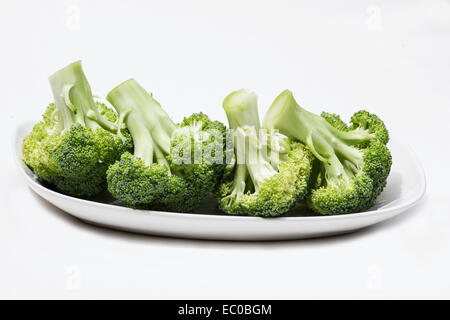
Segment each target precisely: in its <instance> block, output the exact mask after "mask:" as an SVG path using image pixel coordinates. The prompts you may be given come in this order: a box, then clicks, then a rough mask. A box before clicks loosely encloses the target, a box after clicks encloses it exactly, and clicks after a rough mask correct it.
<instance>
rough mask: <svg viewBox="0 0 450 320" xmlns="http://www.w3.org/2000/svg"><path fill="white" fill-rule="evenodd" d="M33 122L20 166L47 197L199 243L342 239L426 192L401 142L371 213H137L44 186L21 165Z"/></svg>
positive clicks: (26, 128)
mask: <svg viewBox="0 0 450 320" xmlns="http://www.w3.org/2000/svg"><path fill="white" fill-rule="evenodd" d="M32 125H33V124H32V123H25V124H23V125H21V126H20V127H19V128H18V129H17V132H16V137H15V141H14V147H15V152H16V159H17V163H18V165H19V167H20V171H21V172H22V173H23V175H24V177H25V179H26V181H27V183H28V185H29V186H30V188H31V189H33V190H34V191H35V192H36V193H37V194H39V195H40V196H41V197H43V198H44V199H46V200H47V201H49V202H50V203H52V204H53V205H55V206H56V207H58V208H60V209H62V210H64V211H65V212H67V213H68V214H70V215H72V216H75V217H77V218H80V219H82V220H84V221H86V222H89V223H94V224H97V225H101V226H106V227H110V228H114V229H120V230H126V231H132V232H139V233H147V234H153V235H163V236H172V237H183V238H196V239H216V240H286V239H303V238H313V237H322V236H329V235H336V234H341V233H347V232H351V231H355V230H358V229H361V228H364V227H367V226H370V225H373V224H375V223H378V222H381V221H383V220H386V219H389V218H392V217H394V216H396V215H398V214H400V213H402V212H404V211H405V210H407V209H408V208H410V207H412V206H414V205H415V204H416V203H417V202H418V201H419V200H420V199H421V198H422V196H423V195H424V193H425V175H424V172H423V170H422V168H421V166H420V164H419V162H418V161H417V159H416V157H415V155H414V153H413V152H412V151H411V149H410V148H409V147H407V146H406V145H405V144H403V143H401V142H400V141H398V140H397V139H395V138H394V139H391V141H390V143H389V147H390V150H391V152H392V157H393V166H392V171H391V174H390V176H389V178H388V183H387V186H386V188H385V190H384V191H383V193H382V194H381V195H380V197H379V199H378V203H377V204H376V205H375V207H373V208H371V209H370V210H368V211H366V212H361V213H354V214H346V215H339V216H317V215H316V216H314V215H312V214H311V213H310V212H305V211H304V210H301V209H299V208H294V209H292V210H291V211H290V212H289V213H288V214H287V215H286V216H283V217H278V218H259V217H240V216H229V215H223V214H221V213H220V212H219V211H218V210H217V208H216V206H215V203H214V201H213V200H209V201H206V203H205V204H204V206H202V208H200V209H199V210H197V211H196V213H189V214H186V213H173V212H162V211H150V210H137V209H130V208H126V207H121V206H119V205H116V204H112V202H113V201H112V200H111V199H109V198H108V197H107V196H106V197H99V198H98V199H96V200H95V201H87V200H82V199H78V198H74V197H70V196H66V195H63V194H60V193H58V192H55V191H53V190H51V189H49V188H47V187H45V186H44V185H42V184H41V182H40V181H39V180H37V179H36V176H35V175H34V173H33V172H32V171H31V170H30V169H29V168H28V167H27V166H26V165H24V164H23V162H22V161H21V155H22V151H21V143H22V139H23V138H24V137H25V136H26V135H27V134H28V133H29V132H30V130H31V127H32Z"/></svg>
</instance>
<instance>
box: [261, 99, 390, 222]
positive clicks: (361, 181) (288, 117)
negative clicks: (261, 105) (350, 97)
mask: <svg viewBox="0 0 450 320" xmlns="http://www.w3.org/2000/svg"><path fill="white" fill-rule="evenodd" d="M263 125H264V127H265V128H268V129H278V130H279V131H280V133H282V134H284V135H286V136H288V137H291V138H294V139H297V140H299V141H301V142H303V143H305V144H306V145H307V146H308V148H309V149H310V150H311V152H312V153H313V154H314V155H315V157H316V158H317V160H318V162H319V166H318V167H319V168H318V174H317V175H316V176H317V177H316V178H315V179H314V181H313V182H312V184H311V187H312V191H311V193H310V195H309V197H308V204H309V206H310V207H311V208H312V209H313V210H315V211H316V212H318V213H321V214H344V213H352V212H359V211H363V210H366V209H368V208H370V207H371V206H373V205H374V203H375V201H376V198H377V196H378V195H379V194H380V193H381V191H382V190H383V188H384V186H385V185H386V179H387V177H388V175H389V171H390V168H391V164H392V158H391V154H390V152H389V150H388V148H387V146H386V144H387V142H388V141H389V135H388V131H387V129H386V127H385V125H384V123H383V121H381V120H380V119H379V118H378V117H377V116H376V115H374V114H371V113H369V112H367V111H364V110H362V111H359V112H356V113H355V114H354V115H353V117H352V118H351V125H347V124H345V123H344V122H343V121H342V120H341V119H340V118H339V116H337V115H335V114H329V113H323V114H322V117H321V116H318V115H315V114H313V113H311V112H309V111H307V110H305V109H303V108H302V107H300V106H299V105H298V104H297V102H296V101H295V99H294V97H293V95H292V93H291V92H290V91H288V90H286V91H284V92H282V93H281V94H280V95H279V96H278V97H277V98H276V99H275V101H274V102H273V103H272V105H271V107H270V108H269V110H268V112H267V113H266V115H265V119H264V124H263Z"/></svg>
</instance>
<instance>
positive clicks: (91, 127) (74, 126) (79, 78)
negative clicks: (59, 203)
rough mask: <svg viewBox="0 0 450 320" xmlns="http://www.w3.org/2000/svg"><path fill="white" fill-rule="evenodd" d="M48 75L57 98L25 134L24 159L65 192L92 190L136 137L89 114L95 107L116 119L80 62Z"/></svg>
mask: <svg viewBox="0 0 450 320" xmlns="http://www.w3.org/2000/svg"><path fill="white" fill-rule="evenodd" d="M50 79H51V80H50V82H51V84H52V89H53V91H54V94H55V95H56V96H55V104H51V105H49V106H48V107H47V109H46V111H45V112H44V115H43V119H42V121H41V122H39V123H38V124H36V125H35V126H34V127H33V129H32V131H31V133H30V134H29V135H28V136H27V137H26V138H25V139H24V141H23V147H22V148H23V161H24V162H25V163H26V164H27V165H28V166H29V167H31V168H32V170H33V171H34V172H35V174H36V175H37V176H38V177H39V178H40V179H42V180H44V181H46V182H48V183H50V184H52V185H54V186H55V187H56V189H57V190H59V191H61V192H63V193H65V194H68V195H73V196H79V197H91V196H94V195H96V194H98V193H100V192H102V191H103V190H105V189H106V170H107V168H108V166H109V165H110V164H112V163H114V162H115V161H116V160H117V159H119V158H120V155H121V154H122V153H123V152H125V151H127V150H130V149H131V148H132V141H131V139H130V137H129V134H127V133H126V131H123V132H122V133H123V134H122V137H119V135H117V134H116V132H117V129H115V130H114V131H115V132H110V131H108V130H105V129H104V128H103V126H102V125H100V124H99V123H98V122H97V120H92V118H91V117H88V113H90V112H91V113H92V114H93V115H95V116H96V118H97V119H102V121H103V123H104V124H106V125H109V126H111V127H114V121H115V120H116V119H115V114H114V112H113V111H112V110H111V109H109V108H107V107H106V106H105V105H103V104H101V103H95V102H94V101H93V98H92V95H91V93H90V89H89V84H88V83H87V80H86V78H85V77H84V74H83V72H82V70H81V66H80V64H79V62H78V63H74V64H72V65H69V66H68V67H66V68H64V69H62V70H60V71H58V72H57V73H55V74H54V75H53V76H52V77H51V78H50ZM58 88H60V89H61V91H59V90H58ZM63 96H64V97H63Z"/></svg>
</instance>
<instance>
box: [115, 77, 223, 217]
mask: <svg viewBox="0 0 450 320" xmlns="http://www.w3.org/2000/svg"><path fill="white" fill-rule="evenodd" d="M107 99H108V101H109V102H111V104H112V105H113V106H114V108H115V109H116V110H117V112H118V113H119V115H120V116H121V117H122V118H123V119H124V122H125V124H126V127H127V128H128V130H129V132H130V134H131V136H132V138H133V141H134V153H133V154H130V153H125V154H124V155H122V157H121V159H120V161H118V162H116V163H115V164H113V165H112V166H111V167H110V168H109V169H108V172H107V181H108V190H109V191H110V193H111V194H112V195H113V196H114V197H115V198H116V199H118V200H119V201H120V202H121V203H123V204H124V205H127V206H130V207H137V208H148V209H159V210H170V211H177V212H189V211H192V210H193V209H195V208H196V207H198V205H199V204H200V203H201V202H202V201H203V200H204V199H205V198H206V197H207V196H208V195H209V194H210V192H211V191H212V190H213V189H214V187H215V185H216V183H217V180H218V179H219V177H220V176H221V173H222V171H223V168H224V161H223V148H224V147H223V146H224V142H223V135H224V134H225V126H224V125H223V124H221V123H220V122H217V121H211V120H210V119H209V118H208V117H207V116H206V115H204V114H193V115H192V116H190V117H188V118H185V119H184V120H183V121H182V122H181V123H180V124H179V125H175V123H174V122H173V121H172V120H171V119H170V117H169V116H168V114H167V113H166V112H165V111H164V110H163V109H162V108H161V106H160V104H159V103H158V102H157V101H156V100H155V99H154V98H153V97H152V95H150V94H149V93H148V92H147V91H145V90H144V89H143V88H142V87H141V86H140V85H139V84H138V83H137V82H136V81H135V80H133V79H130V80H127V81H125V82H123V83H121V84H120V85H119V86H117V87H116V88H114V89H113V90H111V91H110V92H109V94H108V96H107ZM217 157H218V158H219V159H218V160H217V159H216V158H217ZM215 160H217V161H215Z"/></svg>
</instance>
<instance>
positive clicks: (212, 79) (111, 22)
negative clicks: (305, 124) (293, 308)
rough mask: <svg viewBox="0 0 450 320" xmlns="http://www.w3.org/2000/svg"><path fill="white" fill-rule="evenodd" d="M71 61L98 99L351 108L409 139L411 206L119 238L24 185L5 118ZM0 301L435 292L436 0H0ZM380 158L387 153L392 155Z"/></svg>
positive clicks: (448, 224) (442, 91) (442, 43)
mask: <svg viewBox="0 0 450 320" xmlns="http://www.w3.org/2000/svg"><path fill="white" fill-rule="evenodd" d="M78 59H82V60H83V64H84V68H85V71H86V74H87V76H88V78H89V80H90V83H91V86H92V87H93V91H94V92H95V93H96V94H97V95H101V96H104V95H105V94H106V93H107V92H108V90H110V89H111V88H112V87H113V86H115V85H116V84H118V83H119V82H121V81H123V80H125V79H127V78H129V77H134V78H136V79H137V80H138V81H139V82H141V83H142V84H143V85H144V86H145V87H146V88H147V89H148V90H149V91H151V92H153V93H154V95H155V97H156V98H157V99H158V100H159V101H160V102H161V103H162V104H163V106H164V107H165V108H166V110H167V111H168V112H169V113H170V114H172V115H173V117H174V119H175V120H180V119H181V118H182V116H183V115H187V114H189V113H190V112H194V111H200V110H202V111H204V112H206V113H208V114H209V115H210V116H211V117H213V118H216V119H220V120H225V116H224V113H223V111H222V109H221V101H222V99H223V97H224V96H225V95H226V94H227V93H229V92H230V91H231V90H235V89H239V88H241V87H245V88H248V89H251V90H253V91H255V92H257V94H258V96H259V103H260V107H261V112H264V111H265V110H266V109H267V107H268V105H269V104H270V103H271V101H272V99H273V98H274V97H275V96H276V95H277V94H278V93H279V92H281V91H282V90H283V89H285V88H290V89H291V90H292V91H293V92H294V94H295V95H296V97H297V100H298V101H299V102H300V103H301V104H302V105H303V106H305V107H307V108H308V109H310V110H312V111H315V112H320V111H322V110H331V111H332V112H336V113H340V114H342V115H343V116H344V117H345V118H348V117H349V116H350V115H351V114H352V112H353V111H355V110H357V109H359V108H361V107H364V108H366V109H368V110H370V111H373V112H376V113H377V114H378V115H379V116H380V117H382V119H384V121H385V122H386V124H387V126H388V127H389V128H390V131H391V133H392V134H393V135H396V136H398V137H400V138H401V139H403V140H407V141H408V142H409V144H410V145H411V146H412V147H413V149H414V150H415V151H416V152H417V154H418V157H419V159H420V161H421V162H422V164H423V166H424V168H425V172H426V175H427V180H428V181H427V182H428V189H427V195H426V197H425V198H424V199H423V201H422V202H421V203H420V204H419V205H418V206H417V207H415V208H414V209H412V210H409V211H408V212H407V213H405V214H403V215H401V216H399V217H397V218H395V219H393V220H391V221H388V222H385V223H382V224H379V225H377V226H375V227H372V228H369V229H366V230H363V231H360V232H357V233H355V234H351V235H346V236H341V237H333V238H327V239H318V240H308V241H290V242H274V243H230V242H207V241H191V240H180V239H166V238H158V237H150V236H140V235H130V234H126V233H122V232H116V231H110V230H104V229H100V228H97V227H92V226H89V225H86V224H83V223H81V222H79V221H78V220H75V219H73V218H70V217H69V216H67V215H65V214H64V213H63V212H62V211H60V210H58V209H57V208H55V207H53V206H51V205H49V204H48V203H46V202H45V201H44V200H42V199H41V198H39V197H38V196H37V195H36V194H34V193H33V192H32V191H31V190H29V189H28V187H27V186H26V184H25V181H24V180H23V178H22V177H21V176H20V175H19V172H18V169H17V168H16V167H15V164H14V162H13V159H12V152H11V139H12V136H13V133H14V130H15V128H16V126H17V125H18V124H19V123H21V122H23V121H25V120H38V119H39V117H40V114H41V113H42V111H43V110H44V107H45V106H46V104H47V103H48V102H49V101H50V100H51V92H50V87H49V85H48V83H47V77H48V76H49V75H50V74H51V73H53V72H54V71H56V70H57V69H59V68H61V67H63V66H65V65H66V64H68V63H70V62H72V61H75V60H78ZM0 93H1V110H2V115H3V119H2V121H1V123H2V124H1V125H0V130H1V132H0V133H1V139H0V147H1V148H0V149H1V150H3V152H2V156H1V159H0V174H1V176H0V203H1V204H0V205H1V212H0V298H193V299H197V298H198V299H203V298H255V299H259V298H450V274H449V273H450V237H449V234H450V205H449V202H450V201H449V197H450V192H449V169H448V168H449V156H450V153H449V151H448V147H449V143H448V138H449V137H450V134H449V130H450V122H449V116H450V1H448V0H434V1H425V0H423V1H420V0H415V1H414V0H413V1H377V0H371V1H364V0H363V1H356V0H355V1H345V2H344V1H331V0H330V1H308V2H306V1H304V2H302V1H294V0H292V1H286V0H283V1H265V0H258V1H256V0H254V1H243V0H241V1H235V0H227V1H207V0H204V1H201V0H197V1H146V2H144V1H130V0H127V1H77V0H73V1H67V0H64V1H56V0H54V1H49V0H47V1H12V0H11V1H5V0H1V1H0ZM394 161H395V159H394Z"/></svg>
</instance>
